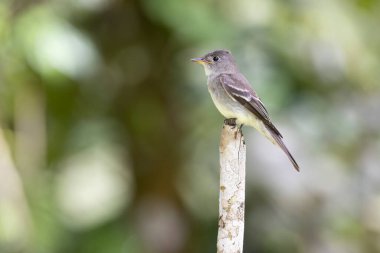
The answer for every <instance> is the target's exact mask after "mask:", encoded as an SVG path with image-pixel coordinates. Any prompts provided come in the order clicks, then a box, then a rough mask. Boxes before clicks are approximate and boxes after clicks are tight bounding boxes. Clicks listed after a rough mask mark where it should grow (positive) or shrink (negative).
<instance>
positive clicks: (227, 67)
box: [191, 50, 236, 76]
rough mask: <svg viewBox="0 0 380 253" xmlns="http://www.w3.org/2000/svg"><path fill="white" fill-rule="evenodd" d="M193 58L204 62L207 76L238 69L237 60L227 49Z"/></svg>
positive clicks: (197, 61)
mask: <svg viewBox="0 0 380 253" xmlns="http://www.w3.org/2000/svg"><path fill="white" fill-rule="evenodd" d="M191 60H192V61H193V62H196V63H199V64H202V65H203V67H204V69H205V72H206V75H207V76H209V75H213V74H222V73H231V72H234V71H236V64H235V60H234V58H233V56H232V54H231V53H230V52H229V51H227V50H216V51H213V52H211V53H208V54H206V55H205V56H203V57H199V58H194V59H191Z"/></svg>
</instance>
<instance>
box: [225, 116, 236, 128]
mask: <svg viewBox="0 0 380 253" xmlns="http://www.w3.org/2000/svg"><path fill="white" fill-rule="evenodd" d="M224 124H225V125H228V126H232V128H235V127H236V118H230V119H225V120H224Z"/></svg>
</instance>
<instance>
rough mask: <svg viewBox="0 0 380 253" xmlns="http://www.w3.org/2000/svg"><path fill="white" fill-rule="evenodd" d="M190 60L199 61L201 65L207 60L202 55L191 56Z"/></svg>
mask: <svg viewBox="0 0 380 253" xmlns="http://www.w3.org/2000/svg"><path fill="white" fill-rule="evenodd" d="M191 61H192V62H196V63H199V64H202V65H203V64H205V63H207V62H208V61H206V59H205V58H203V57H199V58H193V59H191Z"/></svg>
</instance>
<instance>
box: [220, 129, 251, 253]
mask: <svg viewBox="0 0 380 253" xmlns="http://www.w3.org/2000/svg"><path fill="white" fill-rule="evenodd" d="M219 152H220V187H219V224H218V226H219V228H218V242H217V252H218V253H242V252H243V238H244V206H245V158H246V146H245V142H244V137H243V134H242V132H241V130H239V128H238V127H237V126H230V125H228V124H226V123H225V124H224V126H223V129H222V133H221V138H220V146H219Z"/></svg>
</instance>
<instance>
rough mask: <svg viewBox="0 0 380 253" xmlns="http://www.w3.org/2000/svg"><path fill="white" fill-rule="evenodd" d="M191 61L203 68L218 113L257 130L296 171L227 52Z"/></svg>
mask: <svg viewBox="0 0 380 253" xmlns="http://www.w3.org/2000/svg"><path fill="white" fill-rule="evenodd" d="M191 60H192V61H194V62H196V63H200V64H202V65H203V67H204V69H205V72H206V76H207V86H208V90H209V92H210V94H211V98H212V100H213V101H214V104H215V106H216V107H217V108H218V110H219V111H220V113H221V114H222V115H223V116H224V117H226V118H227V119H228V120H235V121H236V124H238V125H241V126H242V125H248V126H252V127H254V128H256V129H257V130H258V131H259V132H260V133H261V134H263V135H264V136H265V137H267V138H268V139H269V140H270V141H271V142H272V143H273V144H277V145H278V146H279V147H280V148H281V149H282V150H283V151H284V152H285V154H286V155H287V156H288V158H289V160H290V161H291V162H292V164H293V166H294V168H295V169H296V170H297V171H299V166H298V164H297V162H296V161H295V160H294V158H293V156H292V154H291V153H290V152H289V150H288V148H287V147H286V146H285V144H284V142H283V141H282V138H283V137H282V135H281V133H280V132H279V131H278V130H277V128H276V127H275V126H274V125H273V124H272V122H271V120H270V118H269V115H268V111H267V110H266V109H265V106H264V104H263V103H262V102H261V101H260V98H259V97H258V96H257V94H256V92H255V91H254V90H253V89H252V88H251V86H250V85H249V82H248V81H247V79H246V78H245V77H244V76H243V74H241V73H240V72H239V70H238V68H237V66H236V63H235V60H234V58H233V56H232V54H231V53H230V52H229V51H227V50H216V51H214V52H211V53H208V54H206V55H205V56H203V57H200V58H194V59H191Z"/></svg>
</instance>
